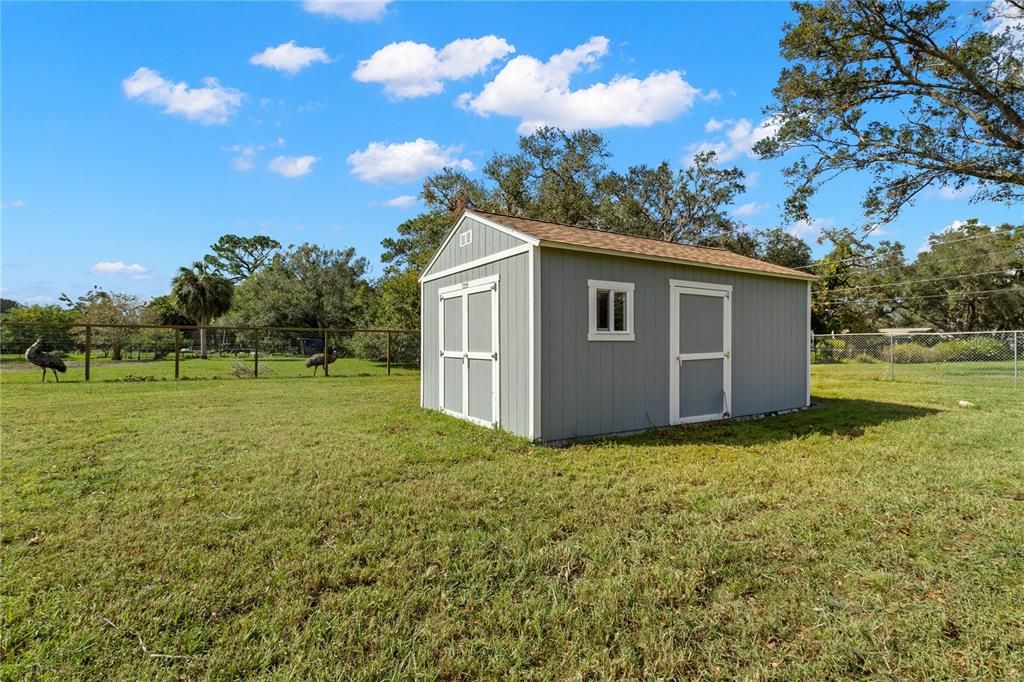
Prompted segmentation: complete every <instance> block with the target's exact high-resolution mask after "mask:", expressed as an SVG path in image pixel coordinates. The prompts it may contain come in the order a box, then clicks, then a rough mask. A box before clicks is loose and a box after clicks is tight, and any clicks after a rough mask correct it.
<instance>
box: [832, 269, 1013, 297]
mask: <svg viewBox="0 0 1024 682" xmlns="http://www.w3.org/2000/svg"><path fill="white" fill-rule="evenodd" d="M1005 272H1006V269H1003V270H989V271H988V272H971V273H968V274H966V275H952V276H949V277H930V278H928V279H908V280H904V281H902V282H886V283H884V284H865V285H864V286H856V287H843V288H842V289H831V290H830V291H829V293H832V294H838V293H842V292H844V291H863V290H864V289H879V288H882V287H902V286H905V285H907V284H917V283H919V282H944V281H946V280H951V279H965V278H967V277H983V276H985V275H1000V274H1004V273H1005Z"/></svg>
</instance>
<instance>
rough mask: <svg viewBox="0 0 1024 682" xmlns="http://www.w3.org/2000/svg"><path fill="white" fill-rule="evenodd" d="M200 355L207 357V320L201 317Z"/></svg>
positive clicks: (203, 357)
mask: <svg viewBox="0 0 1024 682" xmlns="http://www.w3.org/2000/svg"><path fill="white" fill-rule="evenodd" d="M199 357H201V358H202V359H203V360H205V359H206V320H205V319H203V318H200V319H199Z"/></svg>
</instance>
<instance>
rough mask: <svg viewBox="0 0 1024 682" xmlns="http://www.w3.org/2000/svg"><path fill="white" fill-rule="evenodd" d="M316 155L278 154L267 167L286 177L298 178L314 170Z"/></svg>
mask: <svg viewBox="0 0 1024 682" xmlns="http://www.w3.org/2000/svg"><path fill="white" fill-rule="evenodd" d="M319 160H320V159H319V157H316V156H278V157H275V158H274V159H272V160H271V161H270V163H269V164H267V168H269V169H270V170H272V171H274V172H275V173H277V174H278V175H282V176H284V177H286V178H298V177H302V176H303V175H308V174H309V173H311V172H312V171H313V164H314V163H316V162H317V161H319Z"/></svg>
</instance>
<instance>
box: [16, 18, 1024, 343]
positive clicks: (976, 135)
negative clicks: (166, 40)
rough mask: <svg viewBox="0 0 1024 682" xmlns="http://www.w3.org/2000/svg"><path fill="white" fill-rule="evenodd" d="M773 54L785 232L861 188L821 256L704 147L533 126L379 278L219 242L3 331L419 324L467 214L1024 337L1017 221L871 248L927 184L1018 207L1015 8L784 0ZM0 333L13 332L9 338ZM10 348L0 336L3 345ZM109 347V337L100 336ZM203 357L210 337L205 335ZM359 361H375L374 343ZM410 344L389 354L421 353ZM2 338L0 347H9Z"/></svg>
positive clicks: (873, 313) (1021, 26)
mask: <svg viewBox="0 0 1024 682" xmlns="http://www.w3.org/2000/svg"><path fill="white" fill-rule="evenodd" d="M793 8H794V12H795V17H796V19H795V21H793V22H790V23H787V24H786V25H785V26H784V27H783V33H784V35H783V38H782V41H781V43H780V51H781V53H782V56H783V57H784V58H785V59H786V60H787V61H788V64H787V66H786V67H785V68H784V69H783V71H782V72H781V74H780V76H779V79H778V83H777V85H776V87H775V89H774V90H773V96H774V101H773V102H772V103H770V104H769V105H768V106H767V107H766V113H767V115H768V118H767V119H766V122H767V123H768V124H769V125H768V128H769V129H770V130H771V131H772V134H771V135H769V136H767V137H765V139H763V140H761V141H760V142H758V144H757V145H756V146H755V148H754V149H755V151H756V152H757V154H759V155H760V156H761V158H779V157H783V156H785V157H786V158H788V159H791V160H792V163H791V165H790V166H789V167H788V168H786V169H785V171H784V175H785V177H786V179H787V182H788V184H789V186H790V194H789V196H788V197H786V198H785V201H784V219H786V220H790V221H792V220H801V219H807V218H809V208H808V207H809V202H810V201H811V199H812V198H813V196H814V195H815V193H816V192H817V191H818V190H819V189H820V188H821V186H822V185H823V184H825V183H827V182H829V181H830V180H832V179H834V178H835V177H838V176H840V175H843V174H847V173H859V174H866V175H867V176H869V177H870V178H871V179H872V183H871V185H870V187H869V188H868V190H867V191H866V192H865V195H864V197H863V198H862V200H861V205H862V208H863V214H864V220H863V221H862V222H861V223H859V224H851V225H847V226H844V227H841V228H833V229H828V230H824V231H823V232H822V234H821V236H820V237H819V242H820V243H821V244H824V245H826V246H827V253H826V255H825V256H824V257H823V258H821V259H819V260H818V261H812V258H811V248H810V245H808V244H807V243H806V242H805V241H803V240H802V239H800V238H798V237H796V236H794V235H793V234H791V233H790V232H788V231H787V230H786V227H785V225H779V226H775V227H773V228H771V229H757V228H754V227H752V226H750V225H748V224H745V223H744V222H743V221H742V220H741V219H740V218H739V217H737V215H736V214H735V212H734V209H733V206H735V204H736V203H737V202H738V200H740V198H741V197H742V195H743V193H744V192H745V191H746V187H747V179H746V177H745V174H744V172H743V170H742V169H740V168H738V167H725V166H723V165H722V164H720V163H719V159H718V158H717V156H716V154H715V152H714V151H704V152H700V153H697V154H695V155H694V156H693V157H692V159H690V160H689V162H688V163H686V164H684V165H683V166H681V167H673V166H672V164H670V163H669V162H668V161H661V162H659V163H656V164H655V165H647V164H640V165H636V166H633V167H630V168H627V169H625V170H623V171H618V170H613V169H611V165H612V164H611V160H612V154H611V152H610V151H609V148H608V144H607V141H606V139H605V138H604V137H603V136H602V135H601V134H600V133H598V132H595V131H591V130H577V131H564V130H560V129H557V128H541V129H539V130H537V131H536V132H534V133H532V134H530V135H526V136H523V137H521V138H520V140H519V144H518V148H517V149H516V150H515V151H513V152H509V153H494V154H492V155H491V156H490V157H489V158H488V159H487V160H486V163H485V164H484V165H483V168H482V173H481V175H480V177H479V178H475V177H470V176H468V175H467V174H465V173H463V172H461V171H458V170H453V169H444V170H443V171H441V172H439V173H436V174H434V175H431V176H429V177H427V178H426V179H425V181H424V183H423V187H422V190H421V192H420V196H421V198H422V201H423V205H424V210H423V211H422V212H421V213H420V214H419V215H417V216H415V217H414V218H412V219H410V220H407V221H405V222H403V223H401V224H400V225H398V226H397V230H396V234H395V236H393V237H388V238H386V239H384V240H383V242H382V247H383V253H382V261H383V263H384V265H385V267H384V271H383V273H382V275H381V276H380V277H378V278H371V277H370V276H369V274H368V273H369V264H368V262H367V260H366V259H365V258H363V257H360V256H358V255H357V254H356V253H355V251H354V249H351V248H348V249H327V248H324V247H321V246H317V245H314V244H308V243H306V244H301V245H297V246H296V245H289V246H287V247H283V246H282V245H281V244H280V243H279V242H277V241H276V240H274V239H272V238H270V237H267V236H262V235H258V236H253V237H245V236H239V235H234V234H227V235H224V236H222V237H221V238H220V239H219V240H218V241H217V242H216V243H215V244H213V245H211V248H210V253H208V254H206V255H204V257H203V258H202V259H201V260H199V261H196V262H195V263H193V264H192V265H191V266H187V267H183V268H181V269H180V270H179V272H178V274H177V275H176V276H175V278H174V279H173V280H172V282H171V288H170V292H169V293H168V294H167V295H165V296H158V297H156V298H154V299H152V300H150V301H141V300H139V299H138V298H136V297H134V296H131V295H127V294H121V293H116V292H107V291H104V290H101V289H95V288H94V289H93V290H92V291H90V292H88V293H87V294H85V295H84V296H81V297H79V298H77V299H74V300H72V299H70V298H69V297H67V296H64V297H62V299H61V303H62V305H53V306H21V305H19V304H17V302H15V301H9V300H7V299H5V300H4V301H3V307H2V313H0V314H2V315H3V317H4V319H10V320H37V321H51V322H64V323H72V322H79V323H80V322H92V323H94V324H100V323H132V322H150V323H161V324H200V325H209V324H214V325H224V326H229V325H245V326H257V325H274V326H295V327H356V326H364V327H388V328H409V329H416V328H418V326H419V306H420V301H419V286H418V281H417V280H418V277H419V275H420V273H421V272H422V269H423V268H424V267H425V266H426V264H427V262H428V261H429V259H430V258H431V256H432V255H433V253H434V252H435V251H436V249H437V248H438V247H439V245H440V244H441V242H442V240H443V238H444V236H445V235H446V234H447V233H448V231H449V230H450V229H451V228H452V226H453V225H454V222H455V220H456V219H457V217H458V216H459V215H460V213H461V211H462V210H463V209H464V208H465V207H466V206H476V207H479V208H481V209H485V210H490V211H494V212H498V213H506V214H512V215H516V216H523V217H528V218H537V219H541V220H549V221H554V222H561V223H568V224H575V225H582V226H586V227H592V228H596V229H600V230H609V231H614V232H620V233H624V234H631V235H638V236H644V237H653V238H657V239H665V240H669V241H674V242H680V243H689V244H696V245H700V246H712V247H720V248H727V249H730V250H733V251H735V252H738V253H741V254H744V255H748V256H752V257H755V258H760V259H763V260H767V261H770V262H773V263H778V264H780V265H784V266H787V267H791V268H798V269H801V270H803V271H805V272H810V273H812V274H815V275H817V276H818V278H819V279H818V280H817V281H816V282H815V283H814V285H813V293H812V325H813V327H814V330H815V331H816V332H843V331H874V330H877V329H878V328H881V327H904V326H911V327H922V326H926V327H932V328H934V329H937V330H945V331H977V330H985V329H1010V328H1021V327H1024V286H1022V280H1024V226H1021V225H1016V226H1013V225H999V226H987V225H983V224H981V223H979V222H978V221H966V222H957V223H955V224H954V226H953V227H951V228H948V229H942V228H941V226H936V229H935V230H934V232H933V234H932V235H931V237H930V238H929V245H928V247H929V248H927V249H925V250H923V251H921V252H920V253H916V254H913V255H912V256H911V257H908V255H907V253H906V250H905V246H904V245H903V244H901V243H899V242H896V241H889V240H883V241H880V242H878V243H877V244H871V243H870V241H869V237H870V235H871V234H872V233H874V232H876V231H877V230H878V229H879V228H880V227H881V226H883V225H884V224H885V223H887V222H890V221H892V220H894V219H895V218H896V217H897V216H898V215H900V213H901V212H902V211H903V210H904V209H905V207H906V206H908V205H910V204H912V203H913V202H914V201H915V199H917V198H919V197H920V196H922V192H924V191H925V190H926V189H929V188H932V189H944V190H949V191H955V192H965V193H968V194H972V195H973V198H974V200H975V201H980V200H988V201H993V202H1003V203H1007V204H1009V205H1020V204H1021V202H1024V135H1022V133H1021V131H1024V1H1022V0H1005V1H1004V2H1001V3H993V4H992V5H989V6H985V7H982V6H978V7H974V8H971V9H969V10H968V11H966V12H962V11H959V10H955V9H952V8H950V6H949V4H948V3H947V2H944V1H943V0H930V1H928V2H924V3H905V2H903V1H902V0H887V1H883V0H848V1H846V2H838V1H833V2H824V3H804V2H797V3H794V4H793ZM5 334H7V332H6V331H5ZM5 338H8V337H6V336H5ZM108 342H109V343H108V345H109V347H110V349H111V351H110V352H111V353H116V347H117V344H116V339H109V340H108ZM201 343H202V346H203V351H204V352H205V338H204V339H203V340H202V341H201ZM364 343H366V344H367V346H366V347H364V348H362V349H361V350H362V351H364V352H367V353H370V354H375V353H377V354H379V352H380V349H379V348H374V347H373V345H374V344H375V343H379V341H375V340H367V341H365V342H364ZM417 349H418V342H417V341H416V340H415V339H411V338H410V339H399V340H397V346H396V348H395V350H396V352H397V353H399V354H404V355H406V356H407V357H410V358H411V357H414V355H415V353H416V352H417ZM6 351H7V344H6V343H5V352H6Z"/></svg>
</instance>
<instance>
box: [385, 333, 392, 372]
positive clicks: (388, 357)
mask: <svg viewBox="0 0 1024 682" xmlns="http://www.w3.org/2000/svg"><path fill="white" fill-rule="evenodd" d="M384 360H385V362H387V364H388V376H391V332H390V331H389V332H388V340H387V343H385V344H384Z"/></svg>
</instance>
